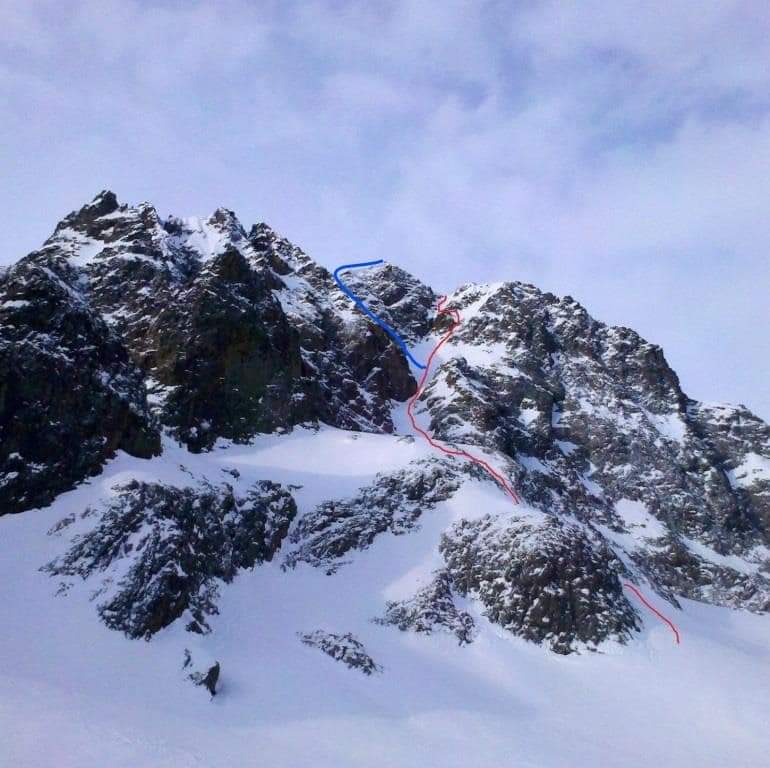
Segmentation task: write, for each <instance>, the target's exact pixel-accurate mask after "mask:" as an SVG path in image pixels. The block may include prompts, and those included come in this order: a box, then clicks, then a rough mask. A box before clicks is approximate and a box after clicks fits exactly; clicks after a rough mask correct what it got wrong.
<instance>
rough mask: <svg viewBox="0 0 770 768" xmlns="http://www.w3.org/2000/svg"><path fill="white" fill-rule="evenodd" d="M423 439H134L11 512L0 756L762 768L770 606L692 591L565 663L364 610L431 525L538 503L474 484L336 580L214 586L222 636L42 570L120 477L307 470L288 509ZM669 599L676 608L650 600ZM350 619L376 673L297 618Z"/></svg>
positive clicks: (0, 640)
mask: <svg viewBox="0 0 770 768" xmlns="http://www.w3.org/2000/svg"><path fill="white" fill-rule="evenodd" d="M428 457H429V454H428V449H426V447H425V446H423V445H422V444H421V443H418V442H412V441H409V440H408V439H406V440H405V439H404V438H403V437H398V436H390V435H373V434H358V435H357V434H351V433H347V432H344V431H340V430H335V429H332V428H323V429H321V430H320V431H318V432H314V431H311V430H296V431H295V432H294V433H292V434H290V435H283V436H266V437H263V438H258V439H256V440H255V441H253V443H251V444H250V445H248V446H237V445H233V444H228V443H220V444H218V445H217V447H216V449H215V450H214V451H212V452H211V453H207V454H197V455H196V454H190V453H189V452H188V451H186V450H185V449H183V448H180V447H178V446H176V445H174V444H171V443H170V442H167V443H166V445H165V446H164V453H163V455H162V456H160V457H156V458H154V459H150V460H139V459H134V458H131V457H129V456H126V455H124V454H119V455H118V457H117V458H116V459H115V460H113V461H111V462H110V463H109V464H108V466H107V468H106V469H105V472H104V473H103V475H101V476H100V477H99V478H98V479H95V480H93V481H92V482H91V483H90V484H86V485H83V486H81V487H79V488H78V489H76V490H74V491H71V492H69V493H67V494H64V495H63V496H61V497H60V498H59V499H57V501H56V502H55V503H54V504H53V505H52V506H51V507H49V508H47V509H44V510H38V511H36V512H35V513H34V514H23V515H16V516H6V517H4V518H3V519H2V520H1V521H0V523H2V536H0V601H2V602H1V603H0V604H2V605H3V606H4V609H5V615H6V616H7V617H11V618H12V620H11V621H8V622H6V624H5V627H4V631H3V633H2V634H1V635H0V657H2V658H3V659H4V661H5V663H4V665H3V669H2V671H1V672H0V723H1V728H2V732H3V733H4V734H6V736H5V738H4V740H3V745H2V747H0V750H2V754H3V759H4V761H5V764H7V765H13V766H19V767H21V766H29V767H30V768H32V767H33V766H40V765H50V764H56V765H58V766H62V767H66V766H73V768H74V767H75V766H77V767H78V768H87V767H88V766H103V765H105V764H110V765H114V766H188V765H189V766H194V765H201V766H231V765H252V764H254V765H256V764H264V765H271V766H297V765H313V766H330V767H331V766H348V765H349V766H358V765H372V766H424V765H428V764H430V765H446V766H467V765H478V766H487V765H488V766H493V765H501V764H513V765H517V766H537V767H538V768H549V767H550V766H554V767H555V766H564V765H570V766H576V767H579V766H594V765H602V766H626V767H629V766H631V767H632V766H647V765H650V764H661V765H667V766H692V765H698V766H704V768H705V767H706V766H715V767H716V766H723V765H734V766H757V768H758V767H759V766H762V765H764V764H765V761H766V756H767V721H766V716H767V706H766V704H767V701H766V695H767V691H768V690H770V663H769V662H770V624H769V623H768V622H767V620H766V617H762V616H755V615H752V614H747V613H742V612H736V611H730V610H727V609H723V608H715V607H711V606H707V605H703V604H698V603H693V602H690V601H686V600H685V601H683V606H682V607H683V610H682V611H681V612H677V616H676V619H677V623H678V625H679V627H680V629H681V632H682V636H683V642H682V645H681V646H676V645H675V644H674V643H673V642H672V637H671V633H670V632H669V630H668V628H667V627H665V626H664V625H662V624H660V623H659V622H657V621H655V620H648V619H647V617H645V624H644V630H643V632H642V633H641V634H640V635H638V636H636V637H635V639H634V640H633V642H631V643H630V644H629V645H626V646H622V645H619V644H616V643H613V642H607V643H605V644H604V645H603V646H602V648H601V653H583V654H573V655H571V656H567V657H563V656H557V655H554V654H553V653H551V652H550V651H548V650H546V648H545V647H543V646H537V645H534V644H531V643H527V642H526V641H524V640H521V639H519V638H517V637H514V636H512V635H510V634H508V633H506V632H505V631H504V630H502V629H500V628H499V627H496V626H495V625H493V624H490V623H489V622H488V621H487V620H485V618H484V617H483V616H482V615H481V613H480V611H479V610H478V607H477V606H475V605H474V604H473V602H472V601H463V605H462V607H463V609H464V610H467V611H469V612H470V613H471V615H472V616H473V619H474V621H475V623H476V625H477V628H478V634H477V636H476V638H475V639H474V642H473V643H472V644H471V645H469V646H460V645H458V643H457V641H456V639H455V637H453V636H452V635H450V634H442V633H438V634H435V635H431V636H426V635H420V634H411V633H405V632H399V631H398V630H397V629H396V628H394V627H391V626H382V625H379V624H377V623H374V622H372V618H374V617H376V616H379V615H381V614H382V612H383V606H384V604H385V602H386V601H387V600H400V599H403V598H406V597H408V596H409V595H410V594H411V593H412V592H413V591H414V589H415V586H417V585H424V584H426V583H427V582H428V581H429V579H430V575H431V572H432V570H433V569H434V568H436V567H439V566H440V565H441V560H440V557H439V555H438V552H437V548H436V543H437V541H438V539H439V534H440V531H442V530H445V529H446V528H447V527H448V526H449V525H450V524H451V523H452V521H454V520H457V519H459V518H461V517H465V518H467V517H468V516H469V511H472V510H477V512H478V513H479V514H480V513H481V511H482V510H483V511H485V512H489V511H495V512H499V513H500V514H502V515H506V516H512V515H516V516H521V517H524V518H526V517H528V516H530V515H535V516H537V515H538V514H539V513H538V512H536V511H535V510H532V509H528V508H519V509H517V508H514V507H513V506H512V505H511V504H510V503H509V501H508V499H507V497H506V496H505V495H504V494H502V492H500V490H499V489H498V488H496V487H495V486H494V485H492V484H490V483H488V482H485V481H481V480H474V481H470V482H466V483H465V484H464V485H463V486H462V488H461V490H460V491H459V492H458V493H457V494H456V495H454V496H453V497H452V498H451V499H449V500H447V501H444V502H441V503H439V504H438V505H437V506H436V507H435V508H434V509H433V510H432V511H430V512H427V513H426V514H424V515H423V517H422V518H421V519H420V521H419V523H420V528H419V529H418V530H412V531H410V532H409V533H408V535H402V536H396V535H393V534H384V535H383V536H382V538H381V539H380V540H379V541H378V544H377V546H373V547H371V548H369V549H367V550H365V551H362V552H357V553H355V555H354V556H353V557H351V558H350V560H351V562H349V563H348V564H347V565H345V566H343V567H342V568H341V569H340V570H339V571H337V573H335V574H334V575H325V573H324V572H323V571H322V570H319V569H316V568H313V567H311V566H309V565H304V564H301V563H300V564H299V565H298V566H297V567H296V568H295V569H290V570H288V571H283V570H282V569H281V563H280V561H274V562H272V563H268V564H264V565H262V566H261V567H259V568H256V569H254V570H253V571H244V572H242V573H240V574H239V575H238V576H237V577H236V579H235V581H234V582H233V584H231V585H229V586H228V588H227V589H225V590H223V592H222V599H221V601H220V604H219V609H220V613H219V615H218V616H214V617H212V619H211V623H212V627H213V632H212V633H211V634H210V635H205V636H199V635H191V634H190V633H188V632H185V631H184V629H183V627H182V626H181V624H180V623H179V622H177V623H175V624H173V625H172V626H171V627H169V628H167V629H165V630H163V631H161V632H160V633H158V634H157V635H155V636H154V638H153V640H152V641H151V642H150V643H145V642H141V641H139V642H137V641H131V640H128V639H126V638H125V637H123V636H122V635H120V634H118V633H115V632H112V631H110V630H108V629H107V628H106V627H104V625H102V624H101V623H100V622H99V620H98V618H97V615H96V613H95V611H94V610H93V605H92V604H91V603H90V602H89V601H88V599H87V596H88V592H89V591H90V588H89V586H87V585H86V584H84V583H77V582H75V584H74V586H73V587H72V588H71V589H70V590H69V591H68V592H67V593H66V595H63V596H54V592H55V590H56V587H57V581H56V579H53V580H52V579H51V577H50V576H49V575H47V574H45V573H42V572H40V571H38V569H37V568H38V565H40V564H42V563H45V562H47V561H49V560H50V559H52V558H53V557H56V556H57V555H59V554H60V553H61V549H62V536H61V535H59V536H57V535H56V534H54V535H46V531H47V530H49V529H50V528H51V527H52V526H54V525H55V523H56V522H57V521H59V520H60V519H62V518H63V517H65V516H67V515H68V514H70V513H73V512H74V513H76V514H79V513H80V512H81V511H82V510H83V509H84V508H85V507H86V506H88V505H89V504H93V503H94V502H95V500H96V499H97V498H99V497H100V496H102V495H105V494H107V495H108V494H110V493H111V492H112V489H113V488H114V486H115V485H116V484H120V483H124V482H126V481H127V480H128V479H129V478H138V479H152V480H162V481H164V482H167V483H170V484H175V485H180V486H184V485H187V484H188V483H189V482H190V479H191V478H190V475H191V474H192V475H195V476H197V477H199V478H200V477H202V476H205V477H207V478H209V479H210V480H211V481H215V480H217V479H218V478H219V477H220V476H221V475H222V474H223V470H232V469H237V470H238V471H239V473H240V478H237V479H235V478H233V477H232V475H227V477H229V478H230V479H231V480H233V481H234V482H235V483H237V484H243V485H246V484H248V483H250V482H253V481H256V480H259V479H266V478H271V479H273V480H277V481H279V482H280V481H286V482H289V483H293V484H301V485H302V488H301V489H299V490H298V491H297V492H296V499H297V502H298V505H299V508H300V514H302V513H303V512H306V511H309V510H310V509H312V508H313V507H314V506H315V505H316V504H317V503H319V502H320V501H322V500H323V499H326V498H336V497H339V496H344V495H346V494H348V493H352V492H354V491H355V489H356V488H358V487H360V486H362V485H365V484H366V483H370V482H371V481H372V479H373V477H374V475H375V474H376V472H380V471H392V470H396V469H398V468H400V467H404V466H406V465H407V464H408V463H409V462H411V461H414V460H418V459H422V458H428ZM653 600H654V602H655V603H656V604H657V605H658V606H659V607H660V608H661V609H662V610H664V611H670V610H671V607H670V606H667V605H665V604H664V603H661V601H659V600H657V599H655V598H653ZM316 629H322V630H326V631H328V632H333V633H346V632H352V633H353V634H354V635H355V636H356V637H357V638H359V640H360V641H361V642H362V643H363V644H364V646H365V647H366V649H367V651H368V652H369V653H370V654H371V656H372V658H373V659H374V660H375V661H376V663H378V664H380V665H381V666H382V668H383V671H382V673H380V674H374V675H372V676H371V677H366V676H364V675H361V674H360V673H359V672H358V671H357V670H354V669H347V668H345V667H344V666H343V665H341V664H338V663H335V662H334V661H332V660H331V659H329V658H327V657H326V656H324V655H323V654H322V653H321V652H319V651H318V650H317V649H314V648H309V647H307V646H306V645H303V644H302V643H301V642H300V641H299V639H298V638H297V636H296V633H298V632H308V631H313V630H316ZM185 649H189V651H190V653H191V656H192V659H193V661H194V663H196V664H202V665H206V664H209V663H211V662H212V661H213V660H218V661H219V662H220V663H221V665H222V678H221V686H220V695H218V696H217V697H216V698H214V699H213V700H209V697H208V696H207V695H205V694H204V692H198V691H197V690H195V689H194V688H193V687H191V685H190V682H189V681H188V680H187V679H186V672H185V671H183V670H182V665H183V661H184V652H185Z"/></svg>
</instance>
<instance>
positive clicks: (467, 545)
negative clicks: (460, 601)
mask: <svg viewBox="0 0 770 768" xmlns="http://www.w3.org/2000/svg"><path fill="white" fill-rule="evenodd" d="M440 549H441V553H442V554H443V556H444V559H445V560H446V563H447V573H448V574H449V577H450V578H451V580H452V584H453V585H454V586H455V588H456V589H457V590H458V591H459V592H460V594H463V595H472V596H474V597H476V598H477V599H478V600H480V601H481V603H482V605H483V606H484V607H485V614H486V616H487V617H488V618H489V619H490V620H491V621H493V622H495V623H496V624H500V625H501V626H503V627H505V628H506V629H508V630H510V631H511V632H513V633H514V634H517V635H520V636H521V637H524V638H525V639H527V640H533V641H534V642H538V643H540V642H547V643H548V644H549V645H550V647H551V649H552V650H554V651H556V652H557V653H569V652H570V651H572V650H574V648H575V645H576V644H578V643H582V644H585V645H587V646H588V647H589V648H593V647H596V645H598V644H599V643H600V642H602V641H603V640H605V639H607V638H614V639H616V640H619V641H621V642H625V641H626V640H627V639H628V638H629V636H630V633H631V632H632V631H633V630H634V629H637V616H636V613H635V611H634V609H633V608H632V607H631V605H630V604H629V602H628V601H627V600H626V598H625V596H624V595H623V588H622V585H621V583H620V580H619V576H620V574H621V573H623V572H624V570H625V569H624V567H623V565H622V563H621V562H620V560H618V558H617V557H616V556H615V554H614V553H613V552H612V551H611V550H610V549H609V548H608V547H607V546H606V545H605V544H604V542H603V541H598V542H597V543H594V542H592V541H591V540H590V539H589V537H588V536H587V535H586V533H585V531H583V530H582V529H580V528H578V527H577V526H570V525H567V524H564V523H561V522H560V521H558V520H556V519H549V520H546V521H544V523H543V524H542V525H541V526H540V527H535V526H533V525H532V524H530V523H513V524H510V525H509V524H504V525H501V524H500V522H499V521H495V520H493V519H492V518H490V517H488V516H487V517H484V518H482V519H481V520H476V521H467V520H463V521H461V522H460V523H458V524H456V525H455V526H454V528H453V529H452V530H451V531H450V532H449V533H447V534H446V535H445V536H444V537H443V539H442V542H441V546H440Z"/></svg>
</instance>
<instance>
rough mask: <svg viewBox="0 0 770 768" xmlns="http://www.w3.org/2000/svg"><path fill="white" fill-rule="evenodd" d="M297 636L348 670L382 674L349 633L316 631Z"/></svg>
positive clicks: (300, 633)
mask: <svg viewBox="0 0 770 768" xmlns="http://www.w3.org/2000/svg"><path fill="white" fill-rule="evenodd" d="M297 636H298V637H299V639H300V640H301V641H302V642H303V643H304V644H305V645H309V646H310V647H311V648H318V649H319V650H320V651H323V652H324V653H325V654H326V655H327V656H331V657H332V658H333V659H334V660H335V661H341V662H342V663H343V664H344V665H345V666H346V667H349V668H350V669H357V670H359V671H360V672H363V673H364V674H365V675H371V674H373V673H374V672H382V667H381V666H380V665H379V664H376V663H375V661H374V660H373V659H372V657H371V656H370V655H369V654H368V653H367V652H366V648H364V645H363V643H361V642H360V641H359V640H357V639H356V638H355V637H354V636H353V635H351V634H350V633H349V632H348V633H346V634H344V635H335V634H334V633H332V632H324V631H323V630H320V629H316V630H315V631H314V632H299V633H298V634H297Z"/></svg>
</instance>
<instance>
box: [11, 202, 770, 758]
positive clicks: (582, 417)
mask: <svg viewBox="0 0 770 768" xmlns="http://www.w3.org/2000/svg"><path fill="white" fill-rule="evenodd" d="M345 282H346V284H347V285H348V286H349V287H350V289H351V290H352V291H354V293H355V294H356V295H358V296H360V297H362V298H363V299H364V300H365V301H366V303H367V305H368V306H369V307H370V308H371V310H372V311H373V312H374V313H375V314H376V315H377V316H379V317H380V318H382V320H384V321H385V322H386V323H387V324H388V325H389V326H391V327H392V328H394V329H397V331H398V333H399V334H400V335H401V336H402V337H403V339H404V340H405V341H406V343H407V344H408V346H409V349H410V350H411V353H412V354H413V355H414V356H415V358H416V359H417V360H418V361H419V360H422V361H427V360H428V358H429V355H430V353H431V351H432V350H433V349H434V348H435V347H436V344H437V342H438V341H439V339H441V338H442V336H444V335H446V336H447V337H448V338H447V340H446V342H445V343H444V344H443V346H441V347H440V349H439V351H438V352H437V353H436V356H435V358H434V360H433V363H432V366H431V367H430V369H429V370H428V371H427V373H426V375H425V384H424V385H423V386H422V387H421V388H420V389H419V391H418V380H419V378H420V376H421V375H422V371H421V370H419V369H417V368H416V367H415V366H414V365H410V362H409V360H408V359H407V358H406V357H405V355H404V353H403V351H402V349H401V348H400V347H399V345H398V344H396V343H394V341H393V339H392V338H391V337H390V336H389V335H388V333H387V332H386V330H384V329H383V328H382V327H381V326H380V325H378V324H377V323H376V322H374V321H373V320H372V319H371V318H370V317H367V316H366V315H365V314H363V313H362V312H361V311H360V310H359V309H357V308H356V306H355V305H354V304H353V302H352V301H351V300H350V299H349V297H348V296H346V295H345V294H344V293H343V292H342V291H340V290H339V288H338V286H337V285H336V283H335V281H334V279H333V277H332V275H331V274H330V273H329V272H328V271H327V270H326V269H325V268H323V267H322V266H320V265H318V264H316V263H315V262H313V261H312V260H311V259H310V258H309V257H308V256H307V255H306V254H304V253H303V252H302V251H301V250H300V249H299V248H297V247H296V246H294V245H292V244H291V243H290V242H288V241H287V240H285V239H283V238H281V237H280V236H278V235H277V234H276V233H275V232H273V231H272V230H271V229H270V227H268V226H267V225H266V224H257V225H255V226H253V227H252V228H251V229H250V230H249V231H248V232H247V231H246V230H245V229H244V228H243V226H242V225H241V224H240V222H239V221H238V219H237V218H236V217H235V215H234V214H233V213H232V212H231V211H228V210H225V209H219V210H217V211H216V212H215V213H214V214H213V215H212V216H211V217H209V218H208V219H205V220H202V219H195V218H177V217H169V218H167V219H163V218H161V217H160V216H159V215H158V213H157V211H156V210H155V209H154V208H153V207H152V206H151V205H149V204H146V203H143V204H141V205H138V206H136V207H131V206H128V205H120V204H119V203H118V201H117V199H116V197H115V195H114V194H113V193H111V192H102V193H101V194H100V195H98V196H97V197H96V198H95V199H94V200H93V201H92V202H91V203H89V204H87V205H85V206H84V207H83V208H81V209H80V210H79V211H76V212H73V213H71V214H70V215H69V216H67V217H66V218H65V219H63V220H62V221H61V222H60V223H59V224H58V225H57V227H56V229H55V231H54V233H53V235H52V236H51V237H50V238H49V239H48V240H47V241H46V242H45V243H44V244H43V246H42V247H41V248H40V250H38V251H35V252H33V253H31V254H29V255H28V256H26V257H25V258H23V259H21V260H20V261H19V262H17V263H16V264H14V265H13V266H11V267H10V268H9V269H8V270H6V271H5V272H4V273H2V275H0V513H2V516H0V553H1V554H0V569H2V573H1V574H0V585H2V586H0V594H2V605H3V606H4V607H5V609H6V615H7V617H8V619H9V622H8V627H7V629H6V631H4V632H3V633H2V637H0V649H1V650H2V658H3V659H6V660H7V663H6V664H5V665H4V669H3V670H1V671H0V691H2V695H0V723H2V724H3V725H4V730H5V731H7V732H8V733H11V734H13V735H12V737H11V738H9V739H6V740H5V743H4V744H2V745H0V762H2V758H5V759H7V761H8V764H9V765H11V764H12V765H30V766H32V765H48V764H56V765H73V766H74V765H77V766H79V767H80V766H86V765H94V766H97V765H104V764H110V765H132V766H137V765H139V766H143V765H152V766H155V765H158V766H160V765H164V766H166V765H167V766H178V765H181V766H186V765H205V766H209V765H212V766H219V765H233V764H247V765H248V764H255V763H254V761H255V760H256V761H257V762H259V763H260V764H262V762H263V761H264V763H265V764H268V765H286V766H296V765H313V766H325V765H329V766H331V765H335V766H340V765H351V766H352V765H363V764H365V765H382V766H385V765H392V766H412V765H415V766H417V765H426V764H443V765H458V766H459V765H479V766H486V765H500V764H502V763H503V761H505V762H506V763H511V762H513V764H515V765H527V766H529V765H531V766H546V768H550V766H563V765H570V766H584V765H586V766H588V765H603V766H614V765H617V766H636V765H639V766H641V765H648V764H649V763H650V762H653V761H658V762H659V763H661V764H665V765H673V766H691V765H693V766H696V765H697V766H711V765H713V766H723V765H725V764H729V765H735V766H761V765H765V764H766V759H767V753H768V752H767V750H768V743H769V742H768V737H767V704H766V697H767V692H768V690H770V671H769V670H770V666H769V665H768V661H770V621H768V617H767V613H768V612H770V427H768V425H767V424H765V423H764V422H762V421H761V420H760V419H759V418H757V417H756V416H754V415H753V414H752V413H750V412H749V411H748V410H747V409H746V408H744V407H743V406H729V405H724V404H706V403H699V402H695V401H693V400H692V399H690V398H689V397H687V395H686V394H685V393H684V392H683V391H682V388H681V386H680V383H679V380H678V378H677V376H676V374H675V373H674V371H673V370H672V369H671V368H670V367H669V365H668V363H667V362H666V360H665V357H664V355H663V352H662V351H661V349H660V348H659V347H656V346H655V345H653V344H650V343H648V342H646V341H645V340H644V339H642V338H640V337H639V336H638V335H637V334H636V333H635V332H634V331H632V330H630V329H627V328H613V327H609V326H606V325H604V324H602V323H600V322H598V321H596V320H594V319H593V318H592V317H590V315H589V314H588V313H587V312H586V310H585V309H584V308H583V307H581V306H580V304H578V303H577V302H576V301H574V300H573V299H572V298H570V297H565V298H558V297H556V296H553V295H552V294H549V293H543V292H541V291H539V290H538V289H537V288H535V287H534V286H531V285H526V284H522V283H500V284H493V285H475V284H469V285H465V286H462V287H460V288H459V289H457V290H456V291H455V292H454V293H453V294H452V295H450V296H449V297H447V300H446V303H445V304H444V305H443V306H444V307H446V308H447V310H448V311H446V312H441V313H438V312H437V304H438V298H439V297H438V296H437V295H436V294H435V293H434V292H433V290H431V288H429V287H428V286H425V285H423V284H421V283H420V282H419V281H418V280H417V279H415V278H414V277H413V276H411V275H409V274H408V273H406V272H405V271H403V270H402V269H400V268H399V267H397V266H395V265H389V264H388V265H382V266H375V267H372V268H368V269H361V270H356V271H349V272H346V273H345ZM452 313H459V319H460V323H459V325H457V327H456V328H454V329H453V325H454V322H453V320H452ZM452 330H454V333H450V332H451V331H452ZM410 400H413V405H412V407H411V408H410V407H409V406H408V402H409V401H410ZM412 410H413V413H414V417H415V419H416V420H417V422H419V424H420V425H421V428H422V429H423V430H424V431H426V432H427V433H428V434H429V435H430V436H431V440H432V441H434V444H433V445H432V444H431V442H429V441H428V440H426V439H424V436H423V435H421V434H420V433H419V431H416V430H415V428H414V426H413V424H412V422H411V418H410V412H411V411H412ZM436 445H440V446H443V447H444V448H445V449H446V451H448V453H447V452H445V451H442V450H440V449H438V450H437V448H436ZM468 456H473V457H475V459H476V461H475V462H474V461H470V460H468ZM479 462H481V463H483V464H486V465H487V467H489V468H490V469H491V470H492V472H490V471H489V470H487V469H485V467H484V466H482V465H480V463H479ZM493 472H494V473H498V474H499V476H500V477H504V478H506V482H508V483H510V486H511V487H512V488H513V489H515V495H517V496H518V497H520V503H518V504H517V503H513V501H514V499H513V498H512V497H511V495H510V494H506V493H505V489H504V487H502V486H501V485H500V483H499V482H498V481H496V480H495V478H494V476H493ZM144 641H148V642H144ZM677 641H679V642H677ZM212 694H213V695H212ZM4 752H5V755H4ZM255 756H256V757H255Z"/></svg>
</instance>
